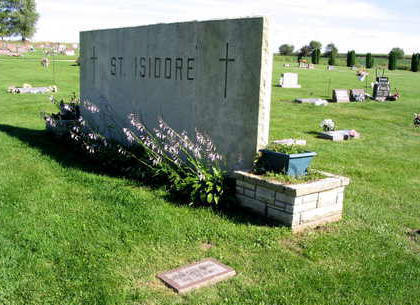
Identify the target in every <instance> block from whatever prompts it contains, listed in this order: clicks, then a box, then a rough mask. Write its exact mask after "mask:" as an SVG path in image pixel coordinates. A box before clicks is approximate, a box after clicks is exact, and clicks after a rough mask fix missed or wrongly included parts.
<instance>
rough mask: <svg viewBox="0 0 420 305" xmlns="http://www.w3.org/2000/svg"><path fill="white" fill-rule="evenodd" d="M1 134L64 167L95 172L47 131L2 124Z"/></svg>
mask: <svg viewBox="0 0 420 305" xmlns="http://www.w3.org/2000/svg"><path fill="white" fill-rule="evenodd" d="M0 132H4V133H7V134H8V135H9V136H12V137H14V138H17V139H19V140H20V141H22V142H24V143H26V144H28V145H29V146H31V147H33V148H35V149H37V150H38V151H40V152H41V153H43V154H45V155H48V156H50V157H52V158H54V159H55V160H56V161H57V162H59V163H60V164H61V165H62V166H63V167H72V168H78V169H82V170H85V171H89V172H94V171H95V167H94V166H92V165H91V164H89V163H88V162H87V161H86V162H85V161H84V160H81V159H80V157H79V156H78V155H77V153H76V151H74V150H72V149H71V148H70V147H69V146H68V145H66V144H65V143H63V142H61V141H60V140H59V139H55V138H53V137H51V136H50V135H49V134H48V133H47V132H46V131H45V130H34V129H28V128H23V127H16V126H10V125H4V124H0Z"/></svg>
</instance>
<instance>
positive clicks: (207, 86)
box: [80, 17, 272, 169]
mask: <svg viewBox="0 0 420 305" xmlns="http://www.w3.org/2000/svg"><path fill="white" fill-rule="evenodd" d="M267 32H268V24H267V20H266V19H265V18H263V17H258V18H245V19H231V20H214V21H204V22H185V23H174V24H157V25H149V26H140V27H133V28H120V29H109V30H97V31H88V32H81V33H80V50H81V58H80V61H81V69H80V70H81V72H80V73H81V75H80V97H81V99H82V100H84V101H88V102H91V103H93V104H95V105H96V106H98V108H99V109H100V110H99V112H98V113H94V114H93V113H90V112H88V111H86V110H82V113H83V116H84V117H85V119H86V120H87V121H88V122H89V123H90V124H93V125H96V127H97V128H99V130H100V131H101V132H102V133H104V134H105V135H106V136H109V137H113V138H115V139H119V140H121V141H124V137H125V136H124V133H123V132H122V128H124V127H130V126H129V120H128V118H127V116H128V115H129V114H132V113H135V114H137V115H138V117H139V118H140V119H141V121H142V122H143V123H144V124H145V125H146V126H147V127H149V128H150V129H151V128H155V127H157V124H158V122H157V120H158V118H162V119H163V120H164V121H165V122H166V123H167V124H168V125H169V126H171V127H172V128H174V129H175V130H177V131H179V132H182V131H186V132H187V133H188V135H189V136H190V137H191V138H193V137H194V134H195V130H198V131H200V132H203V133H205V134H207V135H208V136H209V137H210V138H211V139H212V141H213V143H214V144H215V146H216V148H217V152H218V153H220V154H222V155H223V157H224V159H225V161H226V164H227V167H228V168H229V169H238V168H242V169H244V168H249V167H251V165H252V161H253V159H254V157H255V153H256V151H257V150H258V149H259V148H261V147H262V146H264V145H265V144H267V141H268V131H269V118H270V96H271V68H272V54H271V52H270V50H269V44H268V35H267ZM105 112H106V113H105ZM110 121H111V122H110Z"/></svg>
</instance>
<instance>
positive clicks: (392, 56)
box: [388, 51, 397, 70]
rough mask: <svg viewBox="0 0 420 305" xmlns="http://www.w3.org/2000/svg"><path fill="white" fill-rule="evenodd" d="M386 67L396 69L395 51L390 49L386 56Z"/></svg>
mask: <svg viewBox="0 0 420 305" xmlns="http://www.w3.org/2000/svg"><path fill="white" fill-rule="evenodd" d="M388 69H389V70H395V69H397V53H395V52H394V51H391V52H390V53H389V56H388Z"/></svg>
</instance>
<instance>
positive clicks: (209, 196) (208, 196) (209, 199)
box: [207, 193, 213, 203]
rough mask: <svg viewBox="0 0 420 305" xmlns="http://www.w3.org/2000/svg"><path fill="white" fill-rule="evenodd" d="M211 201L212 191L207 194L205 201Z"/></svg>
mask: <svg viewBox="0 0 420 305" xmlns="http://www.w3.org/2000/svg"><path fill="white" fill-rule="evenodd" d="M212 201H213V194H212V193H209V194H207V202H208V203H212Z"/></svg>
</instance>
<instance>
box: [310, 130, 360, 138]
mask: <svg viewBox="0 0 420 305" xmlns="http://www.w3.org/2000/svg"><path fill="white" fill-rule="evenodd" d="M318 136H319V137H320V138H323V139H328V140H332V141H344V140H350V139H358V138H360V134H359V133H358V132H357V131H356V130H353V129H346V130H334V131H324V132H320V133H319V134H318Z"/></svg>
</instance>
